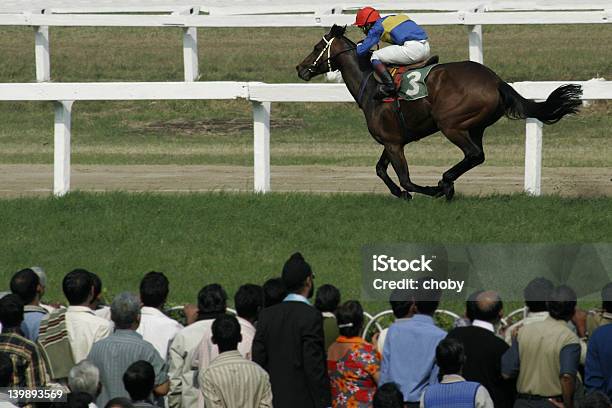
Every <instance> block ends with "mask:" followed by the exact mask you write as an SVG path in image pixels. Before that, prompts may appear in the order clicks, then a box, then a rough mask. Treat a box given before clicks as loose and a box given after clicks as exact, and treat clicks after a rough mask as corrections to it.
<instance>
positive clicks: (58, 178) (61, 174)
mask: <svg viewBox="0 0 612 408" xmlns="http://www.w3.org/2000/svg"><path fill="white" fill-rule="evenodd" d="M73 102H74V101H56V102H55V135H54V139H55V144H54V153H53V194H54V195H56V196H59V197H61V196H63V195H64V194H66V193H68V192H69V191H70V119H71V112H72V104H73Z"/></svg>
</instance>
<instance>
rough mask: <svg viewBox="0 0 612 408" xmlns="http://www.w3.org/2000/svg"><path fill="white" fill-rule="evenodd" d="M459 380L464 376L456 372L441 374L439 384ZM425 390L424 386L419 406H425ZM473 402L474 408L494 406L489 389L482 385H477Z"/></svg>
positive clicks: (424, 407) (463, 379)
mask: <svg viewBox="0 0 612 408" xmlns="http://www.w3.org/2000/svg"><path fill="white" fill-rule="evenodd" d="M461 381H465V378H463V377H462V376H460V375H457V374H450V375H444V376H442V381H440V384H450V383H456V382H461ZM426 392H427V388H425V392H424V393H423V394H421V401H420V404H419V405H420V407H421V408H427V407H426V406H425V402H424V400H425V393H426ZM474 403H475V404H474V406H475V407H476V408H494V405H493V400H492V399H491V395H490V394H489V391H487V389H486V388H485V387H483V386H482V385H481V386H480V387H478V390H477V391H476V397H475V401H474Z"/></svg>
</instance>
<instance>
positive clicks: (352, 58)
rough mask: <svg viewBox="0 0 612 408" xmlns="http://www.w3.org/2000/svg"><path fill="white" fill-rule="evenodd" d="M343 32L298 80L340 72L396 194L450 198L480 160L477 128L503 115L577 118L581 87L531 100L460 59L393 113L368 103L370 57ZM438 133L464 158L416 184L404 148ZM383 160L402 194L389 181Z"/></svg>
mask: <svg viewBox="0 0 612 408" xmlns="http://www.w3.org/2000/svg"><path fill="white" fill-rule="evenodd" d="M345 30H346V27H340V26H337V25H334V26H333V27H332V28H331V30H330V31H329V33H328V34H326V35H324V36H323V39H322V40H321V41H319V43H317V44H316V45H315V47H314V50H313V51H312V52H311V53H310V55H308V56H307V57H306V58H305V59H304V61H302V62H301V63H300V64H299V65H298V66H297V67H296V69H297V72H298V76H299V77H300V78H301V79H303V80H305V81H309V80H310V79H311V78H313V77H314V76H317V75H320V74H324V73H326V72H329V71H334V70H340V72H341V73H342V78H343V79H344V82H345V83H346V86H347V88H348V90H349V92H350V93H351V94H352V95H353V97H354V98H355V100H356V101H357V103H358V104H359V107H360V108H361V109H362V110H363V113H364V115H365V118H366V122H367V125H368V129H369V131H370V134H371V135H372V137H374V139H375V140H376V141H377V142H378V143H380V144H382V145H383V146H384V149H383V152H382V154H381V156H380V159H379V160H378V163H377V164H376V174H377V175H378V176H379V177H380V178H381V179H382V180H383V181H384V182H385V184H386V185H387V187H389V190H390V191H391V193H392V194H393V195H394V196H396V197H400V198H404V199H410V198H412V196H411V195H410V192H417V193H422V194H426V195H430V196H435V197H438V196H442V195H444V196H446V198H447V199H448V200H450V199H452V197H453V195H454V192H455V190H454V182H455V180H457V179H458V178H459V177H460V176H461V175H462V174H463V173H465V172H467V171H468V170H470V169H472V168H474V167H476V166H478V165H479V164H481V163H483V162H484V160H485V155H484V151H483V148H482V137H483V134H484V131H485V129H486V128H487V127H489V126H491V125H492V124H494V123H495V122H497V120H498V119H499V118H501V117H502V116H503V115H506V116H507V117H509V118H512V119H525V118H528V117H530V118H537V119H539V120H540V121H542V122H544V123H546V124H552V123H555V122H557V121H559V120H560V119H561V118H562V117H563V116H565V115H567V114H570V113H576V112H577V111H578V107H579V106H580V103H581V102H580V96H581V95H582V89H581V87H580V86H577V85H564V86H561V87H559V88H557V89H556V90H554V91H553V92H552V93H551V94H550V96H549V97H548V99H547V100H546V101H545V102H540V103H538V102H533V101H530V100H527V99H525V98H523V97H522V96H521V95H519V94H518V93H517V92H516V91H515V90H514V89H513V88H512V87H511V86H510V85H508V84H507V83H506V82H504V81H503V80H502V79H501V78H499V77H498V76H497V75H496V74H495V73H494V72H493V71H491V70H490V69H489V68H487V67H485V66H484V65H481V64H478V63H475V62H471V61H462V62H452V63H448V64H439V65H436V66H435V67H434V68H433V69H432V70H431V72H430V74H429V75H428V77H427V82H426V84H427V89H428V91H429V95H428V96H427V97H425V98H422V99H418V100H415V101H410V102H408V101H401V102H400V108H399V109H401V110H399V109H397V108H396V107H395V104H394V103H383V102H381V101H378V100H375V99H373V95H374V94H375V93H376V89H377V85H378V83H377V81H376V79H375V78H374V77H373V75H372V72H373V71H372V67H371V64H370V61H369V58H359V57H358V56H357V54H356V51H355V48H356V46H355V43H353V42H352V41H351V40H349V39H348V38H346V37H345V36H344V32H345ZM400 112H401V114H400ZM437 131H441V132H442V133H444V135H445V136H446V137H447V138H448V140H450V141H451V142H453V143H454V144H455V145H456V146H457V147H459V148H460V149H461V150H462V151H463V154H464V158H463V160H461V161H460V162H459V163H457V164H456V165H454V166H453V167H451V168H450V169H448V170H447V171H446V172H444V174H443V175H442V179H441V180H440V182H439V183H438V186H437V187H433V186H419V185H417V184H415V183H413V182H412V181H411V180H410V173H409V172H408V164H407V163H406V158H405V156H404V146H405V145H406V144H408V143H410V142H413V141H415V140H419V139H422V138H424V137H426V136H429V135H431V134H434V133H436V132H437ZM389 163H391V165H392V166H393V169H394V170H395V173H397V176H398V178H399V182H400V185H401V187H402V188H404V190H405V191H402V189H401V188H400V187H399V186H398V185H396V184H395V182H394V181H393V180H392V179H391V178H390V177H389V175H388V173H387V168H388V167H389Z"/></svg>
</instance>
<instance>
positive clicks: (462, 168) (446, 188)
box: [438, 129, 485, 200]
mask: <svg viewBox="0 0 612 408" xmlns="http://www.w3.org/2000/svg"><path fill="white" fill-rule="evenodd" d="M442 133H444V135H445V136H446V137H447V138H448V140H450V141H451V142H453V143H454V144H455V145H456V146H457V147H459V148H460V149H461V151H462V152H463V154H464V157H463V160H461V161H460V162H459V163H457V164H455V165H454V166H453V167H451V168H450V169H448V170H446V171H445V172H444V174H443V175H442V180H440V182H439V183H438V186H439V187H440V188H441V193H440V194H439V195H442V194H444V195H445V196H446V199H447V200H450V199H452V198H453V195H454V194H455V187H454V183H455V180H457V179H458V178H459V177H461V175H463V174H464V173H465V172H467V171H468V170H471V169H473V168H474V167H476V166H478V165H479V164H482V163H483V162H484V160H485V155H484V151H483V150H482V136H483V134H484V129H471V130H469V131H467V130H454V129H443V130H442Z"/></svg>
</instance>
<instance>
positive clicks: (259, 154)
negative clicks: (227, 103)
mask: <svg viewBox="0 0 612 408" xmlns="http://www.w3.org/2000/svg"><path fill="white" fill-rule="evenodd" d="M252 103H253V161H254V163H253V168H254V174H253V176H254V177H253V181H254V182H253V185H254V186H253V187H254V190H255V192H256V193H267V192H268V191H270V107H271V103H270V102H256V101H253V102H252Z"/></svg>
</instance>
